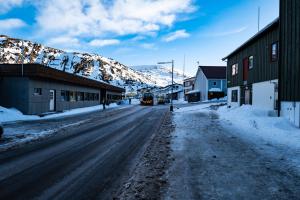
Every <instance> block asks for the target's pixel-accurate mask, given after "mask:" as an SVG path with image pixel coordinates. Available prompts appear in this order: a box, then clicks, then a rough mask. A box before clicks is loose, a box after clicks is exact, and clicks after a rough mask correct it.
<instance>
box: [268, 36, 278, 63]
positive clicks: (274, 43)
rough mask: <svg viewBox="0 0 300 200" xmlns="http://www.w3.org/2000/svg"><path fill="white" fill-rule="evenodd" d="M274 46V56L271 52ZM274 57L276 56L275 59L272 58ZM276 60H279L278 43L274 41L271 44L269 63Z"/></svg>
mask: <svg viewBox="0 0 300 200" xmlns="http://www.w3.org/2000/svg"><path fill="white" fill-rule="evenodd" d="M274 45H276V54H275V55H274V54H273V52H274V51H273V46H274ZM274 56H276V57H274ZM278 58H279V42H278V41H276V42H273V43H272V44H271V51H270V59H271V62H277V61H278Z"/></svg>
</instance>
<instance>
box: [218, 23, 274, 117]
mask: <svg viewBox="0 0 300 200" xmlns="http://www.w3.org/2000/svg"><path fill="white" fill-rule="evenodd" d="M278 41H279V20H278V19H276V20H275V21H273V22H272V23H271V24H269V25H268V26H266V27H265V28H264V29H262V30H261V31H260V32H258V33H257V34H255V35H254V36H253V37H251V38H250V39H249V40H248V41H246V42H245V43H243V44H242V45H241V46H239V47H238V48H237V49H236V50H234V51H233V52H232V53H230V54H229V55H228V56H226V57H225V58H224V59H223V60H227V83H228V106H230V107H234V106H240V105H243V104H252V105H253V106H256V107H260V108H264V109H268V110H270V111H272V110H277V107H278V58H279V57H278V56H279V50H278V47H279V45H278Z"/></svg>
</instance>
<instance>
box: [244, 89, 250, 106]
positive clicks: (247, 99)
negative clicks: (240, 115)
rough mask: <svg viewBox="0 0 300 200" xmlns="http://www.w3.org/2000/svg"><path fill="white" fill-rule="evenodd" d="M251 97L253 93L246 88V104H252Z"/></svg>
mask: <svg viewBox="0 0 300 200" xmlns="http://www.w3.org/2000/svg"><path fill="white" fill-rule="evenodd" d="M250 99H251V93H250V90H249V89H247V90H245V104H246V105H248V104H250Z"/></svg>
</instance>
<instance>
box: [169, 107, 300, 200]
mask: <svg viewBox="0 0 300 200" xmlns="http://www.w3.org/2000/svg"><path fill="white" fill-rule="evenodd" d="M184 109H185V108H182V110H184ZM186 110H187V109H186ZM173 119H174V122H175V126H176V127H175V132H174V133H173V139H172V149H173V154H174V157H175V161H174V162H173V164H172V166H171V167H170V170H169V171H168V176H167V177H168V179H169V189H168V192H167V194H166V197H165V199H185V200H189V199H237V200H239V199H253V200H256V199H270V200H273V199H289V200H291V199H300V172H299V168H298V169H297V167H293V165H292V164H291V163H289V160H288V159H286V158H285V154H286V153H288V152H282V151H280V149H281V148H280V147H279V146H273V145H272V146H270V145H269V144H268V143H266V144H263V145H262V144H260V142H259V141H260V140H257V141H255V140H250V139H248V138H246V137H245V136H244V135H245V134H243V132H239V131H240V130H235V129H234V128H233V127H232V126H230V125H228V126H227V125H226V124H223V122H222V121H220V119H219V118H218V115H217V114H216V113H215V112H214V111H210V110H208V109H202V111H201V110H200V109H198V110H194V111H192V109H191V110H188V111H184V112H180V110H178V111H176V112H175V115H174V118H173ZM265 131H268V130H265ZM287 137H288V135H287ZM270 150H271V151H270ZM270 152H271V153H270ZM289 153H291V152H289ZM297 153H299V152H297V151H295V152H294V154H297Z"/></svg>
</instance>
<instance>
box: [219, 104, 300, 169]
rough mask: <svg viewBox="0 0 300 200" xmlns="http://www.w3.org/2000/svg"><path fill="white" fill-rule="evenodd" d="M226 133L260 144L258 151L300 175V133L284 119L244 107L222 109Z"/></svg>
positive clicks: (251, 107)
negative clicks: (232, 133) (232, 132)
mask: <svg viewBox="0 0 300 200" xmlns="http://www.w3.org/2000/svg"><path fill="white" fill-rule="evenodd" d="M216 112H217V114H218V115H219V116H220V121H221V122H222V125H223V127H224V128H226V129H230V130H232V129H233V130H235V131H234V133H235V134H237V135H238V136H240V137H242V138H243V139H245V140H248V141H252V142H253V143H255V144H257V147H258V148H257V149H258V150H260V151H264V152H265V153H268V154H270V156H273V157H277V158H279V159H284V160H287V161H288V163H290V165H292V167H295V168H296V169H297V170H299V171H300V129H299V128H296V127H295V126H294V125H292V124H291V123H290V122H289V121H288V120H286V119H284V118H283V117H271V116H268V111H266V110H262V109H256V108H254V107H253V106H249V105H243V106H241V107H238V108H230V109H229V108H227V107H226V106H222V107H220V108H219V109H218V110H217V111H216Z"/></svg>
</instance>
